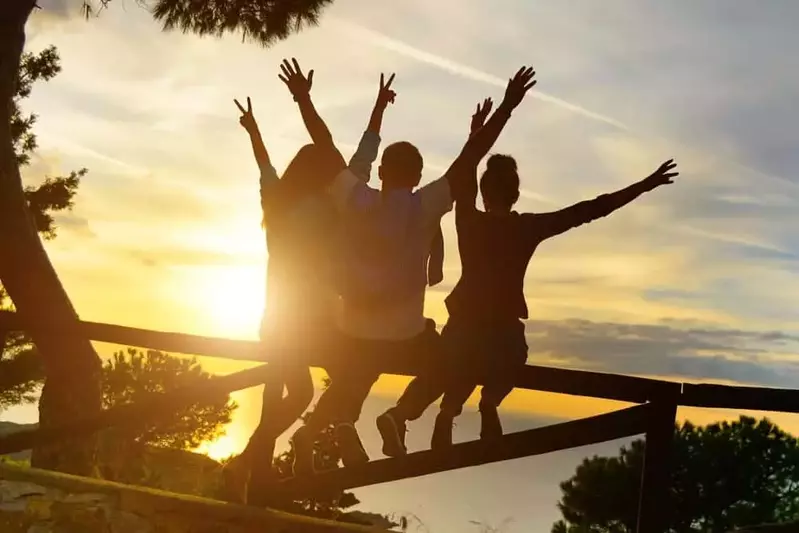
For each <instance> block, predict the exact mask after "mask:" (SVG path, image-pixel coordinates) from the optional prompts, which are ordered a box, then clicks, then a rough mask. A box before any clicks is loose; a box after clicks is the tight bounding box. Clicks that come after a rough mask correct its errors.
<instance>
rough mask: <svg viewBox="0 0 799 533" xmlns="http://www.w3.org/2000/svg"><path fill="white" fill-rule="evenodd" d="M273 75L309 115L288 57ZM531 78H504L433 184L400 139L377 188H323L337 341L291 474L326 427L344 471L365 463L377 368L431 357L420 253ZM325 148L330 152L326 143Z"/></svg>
mask: <svg viewBox="0 0 799 533" xmlns="http://www.w3.org/2000/svg"><path fill="white" fill-rule="evenodd" d="M281 68H282V71H283V75H282V76H281V79H283V80H284V82H286V85H287V86H288V87H289V89H290V90H291V92H292V94H293V95H294V98H295V100H296V101H297V102H298V104H299V107H300V112H301V113H303V114H311V113H315V109H314V108H313V105H312V104H311V102H310V95H309V94H308V93H307V91H306V90H305V88H306V87H307V86H308V82H307V78H305V76H304V75H303V73H302V71H301V69H300V67H299V64H298V63H297V62H296V60H293V64H292V63H289V62H288V61H284V62H283V65H282V67H281ZM533 75H534V72H533V71H532V69H528V68H522V69H521V70H520V71H519V72H518V73H517V74H516V76H514V78H513V79H512V80H511V81H510V83H509V84H508V89H507V91H506V100H507V103H506V105H505V106H504V107H503V108H502V110H501V112H498V113H496V114H495V116H494V117H492V119H493V120H490V121H489V122H488V123H487V124H486V125H485V127H484V128H482V129H481V130H480V131H479V132H478V133H477V134H476V135H475V136H473V137H471V138H470V139H469V140H468V141H467V143H466V144H465V145H464V147H463V149H462V151H461V153H460V155H459V156H458V157H457V158H456V159H455V161H454V162H453V163H452V165H451V166H450V168H449V169H448V170H447V172H446V173H445V174H444V176H442V177H441V178H439V179H437V180H434V181H433V182H431V183H429V184H427V185H425V186H423V187H421V188H419V189H417V190H414V189H415V188H416V187H417V186H418V185H419V182H420V180H421V177H422V167H423V160H422V157H421V155H420V154H419V151H418V149H416V147H415V146H413V145H412V144H410V143H407V142H402V143H395V144H392V145H390V146H388V147H386V149H385V150H384V152H383V156H382V158H381V163H380V167H379V169H378V173H379V176H380V180H381V181H382V187H381V190H376V189H372V188H371V187H369V186H368V185H367V184H365V183H363V182H362V181H360V180H358V179H357V178H356V177H355V176H353V175H352V172H350V171H349V170H347V169H343V170H342V171H341V172H340V173H339V174H338V175H336V177H335V178H334V179H333V180H332V181H328V182H325V183H324V186H326V187H327V191H328V193H329V194H330V195H331V197H332V199H333V202H334V205H336V207H337V209H338V210H339V211H340V212H341V214H342V216H343V217H344V220H345V231H347V235H348V238H347V239H346V240H347V244H346V249H345V250H343V254H342V263H343V265H344V269H343V272H342V276H341V283H340V285H339V294H340V296H341V310H340V314H339V319H338V326H339V329H340V332H341V337H340V342H339V346H338V347H334V348H331V355H330V356H329V357H330V361H329V363H328V365H327V367H326V370H327V371H328V375H329V377H330V383H329V386H328V388H327V390H325V391H324V393H323V394H322V396H321V397H320V399H319V401H318V403H317V405H316V408H315V409H314V410H313V412H312V413H310V415H309V416H308V417H306V420H305V425H304V426H303V427H301V428H300V429H299V430H298V431H297V432H296V433H295V434H294V436H293V437H292V443H293V447H294V457H295V460H294V471H295V475H300V474H304V473H312V472H313V471H314V467H313V446H314V441H315V439H316V437H317V436H318V434H319V433H320V432H321V431H322V430H323V429H324V428H326V427H328V426H330V425H333V426H335V432H336V438H337V440H338V446H339V451H340V453H341V457H342V461H343V463H344V465H345V466H352V465H356V464H362V463H364V462H367V461H368V460H369V456H368V455H367V453H366V451H365V449H364V448H363V444H362V443H361V440H360V437H359V436H358V432H357V430H356V429H355V422H356V421H357V420H358V418H359V417H360V413H361V409H362V406H363V403H364V400H365V399H366V397H367V396H368V395H369V392H370V390H371V388H372V386H373V385H374V383H375V382H376V381H377V379H378V378H379V377H380V374H381V373H382V371H383V369H384V368H385V367H386V363H391V362H392V360H393V361H402V362H409V361H412V362H415V363H416V366H417V368H423V367H425V366H428V367H430V366H432V365H434V364H435V362H436V361H437V360H440V359H441V353H440V352H441V350H440V345H439V342H438V340H439V339H438V333H437V332H436V330H435V324H434V323H433V322H432V321H430V320H428V319H426V318H425V316H424V298H425V288H426V285H427V279H426V278H427V275H426V272H425V267H426V262H427V257H428V255H429V249H430V246H431V243H432V240H433V238H434V235H435V233H436V231H437V228H438V227H439V223H440V219H441V217H442V216H443V215H444V214H446V213H447V212H449V211H450V210H451V209H452V203H453V200H452V191H453V190H456V189H457V188H458V187H459V186H460V185H459V182H460V181H463V180H464V177H463V174H464V172H468V169H469V168H471V167H473V166H476V165H477V163H478V162H479V161H480V160H481V159H482V158H483V157H485V155H486V154H487V153H488V151H489V150H490V149H491V146H492V145H493V144H494V142H495V141H496V139H497V138H498V136H499V134H500V132H501V131H502V128H503V127H504V126H505V124H506V123H507V121H508V119H509V118H510V113H511V111H512V110H513V109H514V108H515V107H516V106H517V105H518V104H519V103H520V102H521V100H522V98H523V97H524V94H525V93H526V92H527V90H529V88H530V87H531V86H532V85H531V84H530V81H531V80H532V77H533ZM320 120H321V119H320ZM330 148H331V149H332V150H335V146H334V145H333V143H332V142H331V144H330ZM341 167H342V168H343V165H341ZM466 179H468V178H466ZM320 181H321V180H320ZM355 352H357V353H359V354H361V355H362V356H363V357H362V358H359V359H358V360H357V362H356V361H352V360H350V359H349V358H348V357H346V355H348V354H350V353H355ZM372 361H374V363H372Z"/></svg>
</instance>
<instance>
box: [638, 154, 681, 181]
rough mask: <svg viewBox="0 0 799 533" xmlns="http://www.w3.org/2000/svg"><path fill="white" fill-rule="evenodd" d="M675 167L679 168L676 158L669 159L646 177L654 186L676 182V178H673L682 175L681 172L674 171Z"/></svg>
mask: <svg viewBox="0 0 799 533" xmlns="http://www.w3.org/2000/svg"><path fill="white" fill-rule="evenodd" d="M675 168H677V163H675V162H674V159H669V160H668V161H666V162H665V163H663V164H662V165H660V166H659V167H658V169H657V170H656V171H655V172H653V173H652V175H650V176H649V177H648V178H646V181H647V182H648V183H649V184H650V185H652V187H653V188H654V187H660V186H661V185H668V184H669V183H674V179H672V178H675V177H677V176H679V175H680V173H679V172H675V171H674V169H675Z"/></svg>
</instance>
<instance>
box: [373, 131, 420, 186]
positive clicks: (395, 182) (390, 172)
mask: <svg viewBox="0 0 799 533" xmlns="http://www.w3.org/2000/svg"><path fill="white" fill-rule="evenodd" d="M423 166H424V161H423V160H422V154H420V153H419V149H418V148H416V147H415V146H414V145H412V144H411V143H409V142H405V141H403V142H398V143H394V144H391V145H389V146H387V147H386V149H385V150H383V158H382V159H381V160H380V168H379V169H378V174H379V175H380V180H381V181H382V182H383V188H386V189H413V188H414V187H416V186H417V185H419V182H420V181H421V179H422V167H423Z"/></svg>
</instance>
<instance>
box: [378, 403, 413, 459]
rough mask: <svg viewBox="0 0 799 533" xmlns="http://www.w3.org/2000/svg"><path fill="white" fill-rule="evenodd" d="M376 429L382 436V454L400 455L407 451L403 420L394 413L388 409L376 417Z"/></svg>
mask: <svg viewBox="0 0 799 533" xmlns="http://www.w3.org/2000/svg"><path fill="white" fill-rule="evenodd" d="M376 422H377V430H378V431H379V432H380V436H381V437H383V455H385V456H386V457H400V456H402V455H406V454H407V453H408V448H406V447H405V432H406V431H407V427H406V426H405V421H404V420H400V419H399V417H397V416H395V415H394V411H393V410H392V409H389V410H388V411H386V412H385V413H383V414H382V415H380V416H378V417H377V420H376Z"/></svg>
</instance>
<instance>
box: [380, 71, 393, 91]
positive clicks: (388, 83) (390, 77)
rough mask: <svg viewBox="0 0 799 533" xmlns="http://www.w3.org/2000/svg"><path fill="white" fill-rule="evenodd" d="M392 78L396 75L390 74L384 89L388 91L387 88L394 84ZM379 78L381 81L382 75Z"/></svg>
mask: <svg viewBox="0 0 799 533" xmlns="http://www.w3.org/2000/svg"><path fill="white" fill-rule="evenodd" d="M394 76H396V74H395V73H392V74H391V76H389V77H388V81H387V82H386V86H385V88H386V89H388V88H389V87H391V84H392V83H393V82H394ZM380 78H381V79H382V78H383V75H382V74H381V75H380Z"/></svg>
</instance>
